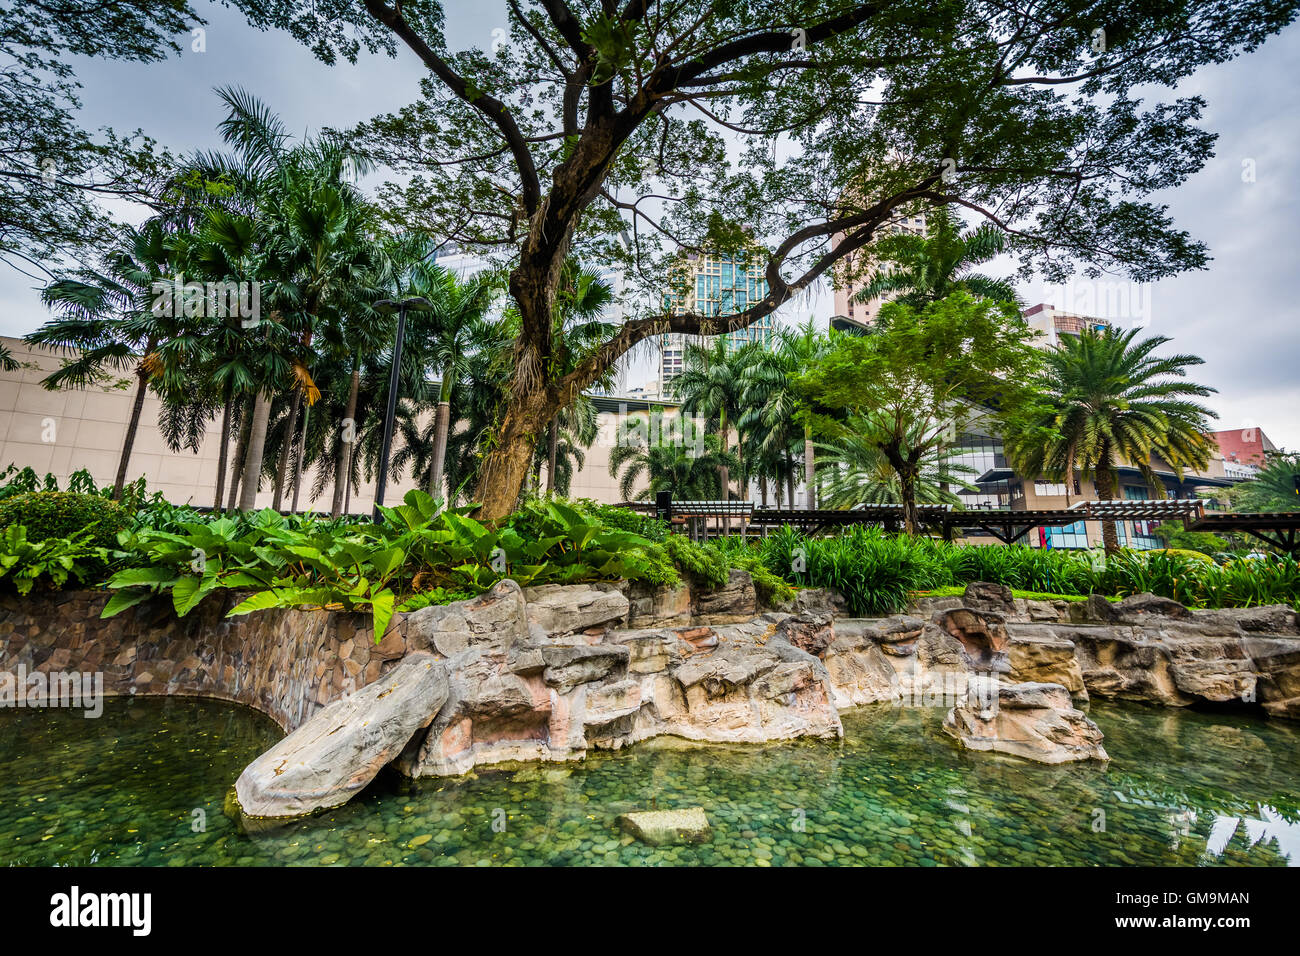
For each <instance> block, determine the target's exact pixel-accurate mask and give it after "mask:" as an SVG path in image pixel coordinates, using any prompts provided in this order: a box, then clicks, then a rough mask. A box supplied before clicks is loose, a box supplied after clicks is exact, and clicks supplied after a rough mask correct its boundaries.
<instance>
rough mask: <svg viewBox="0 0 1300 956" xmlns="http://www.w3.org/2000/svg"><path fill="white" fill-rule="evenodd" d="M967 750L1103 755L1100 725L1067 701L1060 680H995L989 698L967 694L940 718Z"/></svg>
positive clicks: (1031, 755) (1034, 756)
mask: <svg viewBox="0 0 1300 956" xmlns="http://www.w3.org/2000/svg"><path fill="white" fill-rule="evenodd" d="M943 727H944V730H946V731H947V732H948V733H950V734H952V735H953V736H954V737H956V738H957V739H958V740H959V741H961V744H962V746H963V747H965V748H967V749H968V750H991V751H994V752H996V753H1003V754H1010V755H1012V756H1015V757H1024V758H1026V759H1028V760H1034V761H1037V762H1039V763H1049V764H1056V763H1068V762H1070V761H1075V760H1109V759H1110V758H1109V757H1108V756H1107V755H1106V751H1105V750H1104V749H1102V746H1101V739H1102V733H1101V729H1100V728H1099V727H1098V726H1097V725H1096V724H1094V723H1093V722H1092V721H1091V720H1089V719H1088V718H1087V716H1085V715H1084V713H1083V712H1082V711H1079V710H1075V709H1074V707H1073V706H1072V705H1071V703H1070V692H1069V691H1067V690H1066V689H1065V688H1064V687H1062V686H1061V685H1060V684H1042V683H1025V684H999V685H998V688H997V694H996V696H994V697H992V699H991V700H986V701H980V700H976V699H975V698H974V696H973V695H972V697H971V698H969V699H968V700H967V701H966V702H964V703H961V704H958V705H957V706H956V707H954V708H953V709H952V710H950V711H949V712H948V716H947V717H946V718H944V722H943Z"/></svg>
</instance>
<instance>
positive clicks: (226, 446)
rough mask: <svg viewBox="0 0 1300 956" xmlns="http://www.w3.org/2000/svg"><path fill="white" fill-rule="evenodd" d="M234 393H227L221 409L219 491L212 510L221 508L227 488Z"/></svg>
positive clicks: (218, 452)
mask: <svg viewBox="0 0 1300 956" xmlns="http://www.w3.org/2000/svg"><path fill="white" fill-rule="evenodd" d="M234 402H235V398H234V395H233V394H229V393H228V394H227V395H226V404H225V407H224V408H223V409H222V410H221V444H220V445H218V447H217V493H216V495H215V496H214V498H213V499H212V510H213V511H220V510H221V501H222V498H223V497H224V494H223V492H224V491H225V490H226V456H227V455H228V454H230V408H231V406H232V405H233V404H234Z"/></svg>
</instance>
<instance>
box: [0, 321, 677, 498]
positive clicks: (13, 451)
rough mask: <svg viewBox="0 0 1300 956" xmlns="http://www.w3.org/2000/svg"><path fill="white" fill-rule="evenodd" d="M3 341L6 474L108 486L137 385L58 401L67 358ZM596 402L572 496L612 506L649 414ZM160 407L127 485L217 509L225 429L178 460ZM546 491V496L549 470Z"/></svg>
mask: <svg viewBox="0 0 1300 956" xmlns="http://www.w3.org/2000/svg"><path fill="white" fill-rule="evenodd" d="M0 341H3V343H4V344H5V346H7V347H8V348H9V349H10V351H12V353H13V355H14V358H15V359H17V360H18V362H20V363H21V365H22V367H21V368H20V369H19V370H18V371H15V372H3V371H0V470H3V469H4V468H5V467H7V466H8V465H10V464H14V465H16V466H17V467H19V468H22V467H24V466H29V467H31V468H32V469H33V470H34V471H35V472H36V473H37V474H38V475H41V476H44V475H45V474H47V473H50V474H53V475H54V476H55V477H56V478H57V479H58V481H59V487H60V488H66V487H67V481H68V477H69V476H70V475H71V474H72V473H73V472H75V471H78V470H80V469H82V468H84V469H86V470H87V471H89V472H90V474H91V476H92V477H93V478H94V479H95V482H96V484H98V485H100V486H101V487H102V486H104V485H111V484H112V483H113V479H114V477H115V476H116V474H117V466H118V460H119V458H120V456H121V452H122V442H123V440H124V438H125V437H126V425H127V422H128V420H129V419H130V417H131V404H132V400H133V398H134V389H135V378H134V376H132V375H131V374H129V372H128V373H127V374H125V375H123V376H121V382H120V383H113V385H112V386H106V387H94V388H87V389H65V390H63V391H57V392H51V391H48V390H46V389H45V388H44V387H42V385H41V380H42V379H43V378H45V377H46V376H47V375H49V373H50V372H52V371H54V370H55V369H57V368H58V367H59V365H60V364H61V362H62V361H63V359H62V357H61V355H60V354H58V353H55V352H52V351H50V350H47V349H43V348H35V347H32V346H29V345H27V344H26V343H25V342H24V341H23V340H22V339H14V338H3V339H0ZM593 400H594V401H596V402H597V407H598V409H599V410H600V411H599V418H600V435H599V437H598V438H597V440H596V442H595V443H594V444H593V445H592V447H591V448H589V449H587V451H586V455H587V459H586V464H585V466H584V467H583V468H582V469H581V471H580V472H579V473H578V474H577V475H575V476H574V480H573V487H572V490H571V492H570V493H571V494H572V495H573V496H574V497H584V498H592V499H594V500H596V501H605V502H614V501H617V500H619V497H620V496H619V493H618V481H617V480H616V479H615V478H612V477H610V474H609V454H610V450H611V448H612V447H613V443H614V441H615V439H616V436H617V434H618V425H619V421H620V420H621V419H622V418H625V417H627V416H629V415H636V414H638V413H642V414H643V413H644V411H645V409H646V408H648V407H649V406H648V404H647V403H646V402H645V401H644V400H642V399H637V398H618V397H605V396H597V397H594V398H593ZM160 407H161V405H160V402H159V401H158V399H157V398H156V397H155V396H154V395H152V394H149V395H148V396H146V398H145V402H144V408H143V411H142V412H141V415H140V427H139V429H138V431H137V433H136V440H135V447H134V449H133V450H132V453H131V461H130V464H129V466H128V468H127V480H128V481H134V480H136V479H137V478H140V477H141V476H143V477H144V479H145V481H146V483H147V485H148V488H149V490H150V491H151V492H153V491H158V492H161V493H162V495H163V496H164V497H165V498H166V499H167V500H168V501H171V502H173V503H174V504H192V505H196V506H203V507H207V506H211V505H212V504H213V499H214V496H215V493H216V481H217V457H218V445H219V443H220V439H221V423H220V421H219V420H216V421H213V422H212V423H211V424H210V426H209V428H208V432H207V434H206V435H205V437H204V440H203V443H202V444H201V445H200V446H199V450H198V452H197V453H195V452H192V451H189V450H183V451H179V452H174V451H172V450H171V449H169V448H168V447H167V443H166V442H165V441H164V439H163V435H162V432H161V430H160V429H159V427H158V412H159V410H160ZM670 414H675V411H674V412H670ZM232 453H233V442H232ZM541 481H542V486H543V487H545V482H546V474H545V467H543V469H542V477H541ZM263 485H264V487H263V489H262V490H261V491H260V492H259V493H258V496H257V505H258V507H269V506H270V504H271V498H272V489H271V488H270V487H269V486H268V485H267V484H266V483H265V482H264V483H263ZM310 487H311V482H310V481H306V482H304V491H306V490H307V489H309V488H310ZM413 487H415V482H413V481H412V480H411V478H410V476H409V475H407V476H406V477H405V479H403V480H397V481H393V480H390V482H389V485H388V489H387V491H386V492H385V499H386V501H387V503H388V504H393V503H395V502H398V501H400V500H401V497H402V495H404V494H405V493H406V492H407V491H408V490H409V489H411V488H413ZM227 493H228V492H227ZM331 494H332V490H331V489H330V488H329V487H327V488H326V490H325V492H324V493H323V494H322V496H321V497H320V498H319V499H317V500H316V501H315V502H306V501H300V502H299V505H300V507H301V508H303V509H306V508H315V509H317V510H328V508H329V505H330V497H331ZM373 503H374V487H373V484H371V483H363V484H362V485H361V486H360V487H358V488H354V489H353V490H352V495H351V501H350V504H349V509H348V510H349V511H350V512H351V513H352V514H366V513H369V511H370V510H371V508H372V506H373Z"/></svg>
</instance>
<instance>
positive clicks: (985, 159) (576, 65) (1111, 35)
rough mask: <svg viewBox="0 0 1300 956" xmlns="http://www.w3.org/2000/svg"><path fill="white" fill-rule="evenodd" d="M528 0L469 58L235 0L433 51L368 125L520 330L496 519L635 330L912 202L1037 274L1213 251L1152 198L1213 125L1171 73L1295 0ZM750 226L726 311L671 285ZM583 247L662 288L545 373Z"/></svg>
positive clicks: (404, 23)
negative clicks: (684, 265)
mask: <svg viewBox="0 0 1300 956" xmlns="http://www.w3.org/2000/svg"><path fill="white" fill-rule="evenodd" d="M525 2H526V0H509V2H508V4H507V15H508V18H509V31H508V33H506V34H504V35H500V36H498V38H497V41H494V42H493V43H492V44H491V46H492V47H493V48H492V49H490V50H478V49H474V50H467V51H463V52H452V51H450V50H449V49H448V47H447V43H446V38H445V35H444V19H445V18H444V13H443V9H442V6H441V5H440V4H439V3H436V2H433V0H406V2H402V3H395V2H385V0H364V4H363V7H360V8H359V7H355V6H353V5H350V4H343V3H338V2H330V3H318V2H311V3H308V2H306V0H300V2H293V0H264V2H261V3H255V2H251V0H249V2H247V3H244V4H243V6H244V7H245V8H246V10H247V11H248V12H249V14H250V16H251V17H252V18H253V20H254V22H255V23H257V24H258V25H260V26H266V25H272V24H279V25H283V26H286V27H288V28H289V29H291V30H293V31H294V32H295V33H296V34H297V35H298V36H300V37H302V38H303V39H304V40H306V41H307V42H309V43H310V44H312V46H313V49H315V50H316V52H317V53H318V55H321V56H323V57H324V58H326V59H330V58H333V57H334V56H336V55H338V54H342V55H344V56H349V57H350V56H353V55H355V52H356V49H357V47H358V45H359V44H365V45H367V46H369V47H371V48H374V49H379V48H388V49H393V48H394V47H395V46H396V45H397V44H401V45H403V46H405V48H406V49H407V51H409V53H411V54H413V55H414V56H416V57H418V58H419V60H420V61H421V62H422V63H423V64H424V66H425V67H426V68H427V70H428V76H427V79H426V81H425V83H424V84H423V86H422V97H421V99H420V100H419V101H418V102H417V103H415V104H413V105H411V106H409V107H407V108H406V109H403V110H401V111H399V112H398V113H396V114H394V115H391V116H386V117H382V118H379V119H377V120H375V121H373V122H372V123H370V124H368V125H367V126H366V128H365V129H364V130H363V133H364V134H365V136H366V137H367V141H368V143H369V146H370V148H371V150H372V152H373V155H374V156H375V158H376V159H378V160H380V161H382V162H384V163H386V164H388V165H390V166H392V167H395V168H398V169H399V170H401V171H403V172H408V173H411V174H412V175H410V177H409V178H408V179H406V180H405V181H404V183H403V184H402V185H401V186H396V187H393V188H392V189H390V191H389V198H390V199H392V200H399V201H400V202H398V203H394V207H395V213H396V215H399V216H400V217H401V218H402V219H403V220H405V221H407V222H409V223H413V224H414V223H418V224H420V225H422V226H424V227H425V228H427V229H428V230H429V231H430V232H432V233H434V234H435V236H436V237H438V238H448V239H452V240H455V241H457V242H458V243H460V244H461V245H462V246H464V247H467V248H483V249H485V250H492V249H495V250H504V252H503V257H504V258H505V259H506V260H507V262H508V266H509V269H510V278H509V290H510V293H511V295H512V296H513V297H514V299H515V302H516V305H517V307H518V309H519V313H520V316H521V329H520V335H519V337H518V340H517V342H516V344H515V350H516V353H517V354H516V358H515V362H514V364H513V372H512V375H511V380H510V384H509V390H508V396H507V399H506V407H505V410H504V412H503V414H502V415H501V419H500V423H499V426H498V429H497V435H496V436H495V437H496V440H495V441H494V442H493V443H492V445H491V448H490V450H489V451H488V453H487V455H486V457H485V459H484V461H483V465H482V468H481V471H480V479H479V486H478V490H477V492H476V495H475V497H476V498H477V499H478V500H479V501H481V502H482V515H483V516H484V517H486V518H488V519H497V518H500V517H502V516H503V515H504V514H505V513H507V512H508V511H509V510H510V509H511V508H512V507H513V506H514V503H515V501H516V500H517V498H518V493H519V489H520V487H521V485H522V483H523V481H524V479H525V477H526V475H527V473H528V468H529V463H530V461H531V458H532V453H533V448H534V446H535V444H536V441H537V440H538V438H539V436H540V435H541V433H542V432H543V430H544V429H545V427H546V424H547V423H548V422H549V421H550V420H551V419H552V417H553V416H554V414H555V412H556V410H557V409H559V408H561V407H563V406H564V405H566V404H567V403H568V402H569V401H570V400H571V399H572V397H573V396H574V395H575V394H576V393H578V392H579V391H581V390H582V389H583V388H585V387H586V386H588V385H589V384H590V383H591V382H593V381H595V380H596V379H597V378H598V377H599V376H600V375H601V374H602V373H603V372H604V371H605V370H606V369H608V368H609V367H610V365H611V364H612V363H614V362H616V361H617V360H618V358H619V357H620V356H621V355H622V354H623V353H624V352H626V351H627V350H628V349H629V348H631V347H632V346H634V345H635V344H636V343H638V342H640V341H642V340H644V339H647V338H650V337H652V336H656V335H660V334H663V333H666V332H681V333H688V334H716V333H720V332H726V331H731V330H736V329H741V328H745V327H746V326H748V325H750V324H752V323H753V322H755V321H757V320H758V319H760V318H762V317H764V316H767V315H769V314H771V313H772V312H774V311H775V310H776V309H778V308H780V307H781V306H782V305H783V304H785V303H786V302H788V301H790V300H791V299H792V298H793V297H796V296H798V295H799V294H800V293H801V292H804V291H805V290H807V289H809V288H810V286H812V285H813V284H814V283H815V282H817V281H818V280H819V279H821V278H822V277H824V276H827V275H828V273H830V272H832V271H833V270H835V269H836V267H837V264H838V263H841V262H842V261H844V260H845V259H846V257H850V256H852V254H853V253H855V252H858V251H860V250H862V249H864V247H866V246H867V244H868V243H870V242H871V241H872V240H873V238H875V237H876V236H877V234H878V232H879V231H880V229H881V228H882V226H884V225H885V224H887V223H888V222H890V221H891V220H892V219H893V218H895V217H896V216H897V215H899V214H900V213H901V212H902V211H903V210H905V209H913V208H917V207H918V206H920V207H923V208H924V207H936V206H960V207H961V208H962V209H964V210H967V211H968V212H970V213H972V214H973V215H974V216H975V217H977V218H978V219H980V220H982V221H987V222H989V223H992V224H993V226H995V227H996V228H998V229H1000V230H1002V231H1003V232H1004V233H1006V234H1007V237H1008V243H1009V245H1010V249H1011V251H1012V252H1013V253H1015V254H1016V255H1018V256H1019V257H1020V265H1021V269H1022V270H1024V272H1025V273H1029V272H1032V271H1035V270H1036V271H1039V272H1041V273H1043V274H1044V276H1045V277H1046V278H1047V279H1048V281H1062V280H1063V279H1064V278H1065V277H1066V276H1067V275H1068V274H1069V273H1070V272H1071V271H1072V269H1073V268H1074V267H1075V265H1076V264H1078V263H1082V264H1084V268H1085V269H1087V270H1092V271H1093V272H1094V274H1095V270H1098V269H1107V270H1111V271H1113V272H1119V273H1123V274H1127V275H1128V276H1129V277H1131V278H1133V279H1135V280H1139V281H1148V280H1154V279H1158V278H1161V277H1164V276H1168V275H1171V274H1173V273H1176V272H1178V271H1180V270H1184V269H1194V268H1201V267H1204V265H1205V263H1206V262H1207V258H1208V257H1207V251H1206V249H1205V247H1204V246H1203V245H1202V244H1201V243H1199V242H1197V241H1196V240H1194V239H1192V238H1191V237H1190V236H1188V235H1187V233H1185V232H1183V231H1182V230H1179V229H1178V228H1176V227H1175V225H1174V224H1173V223H1172V222H1171V220H1170V219H1169V217H1168V215H1167V213H1166V210H1165V208H1164V207H1163V206H1160V205H1159V204H1156V203H1153V202H1150V201H1148V199H1147V198H1146V197H1148V196H1150V195H1151V194H1152V193H1154V192H1156V191H1158V190H1163V189H1168V188H1170V187H1174V186H1177V185H1178V184H1180V183H1181V182H1183V181H1184V180H1185V179H1186V178H1187V177H1188V176H1189V175H1191V174H1192V173H1194V172H1196V171H1197V170H1198V169H1200V168H1201V167H1202V165H1203V164H1204V162H1205V160H1206V158H1207V157H1209V156H1210V155H1211V150H1212V145H1213V142H1214V134H1213V133H1211V132H1208V131H1206V130H1205V129H1203V128H1202V126H1201V125H1200V119H1201V113H1202V110H1203V108H1204V105H1205V104H1204V101H1203V100H1202V99H1201V98H1200V97H1199V96H1189V97H1175V98H1173V99H1169V100H1161V99H1160V98H1159V94H1160V91H1161V89H1162V88H1165V89H1170V88H1173V87H1175V86H1176V85H1177V84H1178V82H1179V81H1180V80H1182V79H1184V78H1185V77H1187V76H1189V75H1190V74H1191V73H1192V72H1193V71H1195V70H1196V69H1197V68H1198V67H1199V66H1201V65H1204V64H1208V63H1222V62H1225V61H1227V60H1229V59H1231V58H1233V57H1235V56H1236V55H1238V54H1239V53H1241V52H1244V51H1249V50H1252V49H1254V48H1255V47H1256V46H1257V45H1258V44H1259V43H1261V42H1263V40H1265V39H1266V38H1267V37H1268V36H1269V35H1271V34H1273V33H1276V32H1277V31H1278V30H1280V29H1281V28H1282V27H1283V26H1285V25H1286V24H1287V23H1289V22H1290V21H1291V20H1292V19H1293V18H1294V17H1295V15H1296V9H1297V0H1250V2H1238V0H1211V2H1204V0H1160V2H1154V3H1143V4H1135V3H1131V2H1129V0H1096V2H1086V0H997V2H992V0H940V2H938V3H935V2H934V0H925V2H921V0H901V2H890V3H883V2H880V0H867V2H861V0H780V2H776V0H752V2H742V3H733V2H726V3H724V2H710V3H705V4H700V3H689V4H688V3H666V2H662V0H625V2H621V3H615V2H601V3H595V2H594V0H582V2H569V0H534V2H533V3H532V4H530V5H529V6H527V7H525V5H524V4H525ZM362 10H364V16H363V15H361V11H362ZM1139 91H1140V95H1141V98H1140V99H1139V95H1138V94H1139ZM833 236H838V237H839V240H838V242H836V243H835V244H834V247H833V248H832V237H833ZM755 243H757V244H758V245H760V246H761V247H762V253H761V256H762V271H763V274H764V278H765V280H766V287H767V293H766V295H765V296H764V297H762V298H761V299H758V300H757V301H754V302H752V303H750V304H748V305H747V306H746V307H745V308H743V309H742V310H740V311H735V312H731V313H726V312H724V313H723V314H716V315H704V314H700V313H699V312H697V311H691V310H689V309H688V310H679V311H677V312H676V313H674V312H673V310H670V309H669V308H668V307H667V306H666V305H665V304H664V303H665V296H664V295H663V294H662V293H663V288H664V287H665V285H666V282H667V277H668V276H669V275H670V274H671V272H672V269H673V268H674V266H675V265H676V264H677V263H679V262H680V253H681V252H683V251H687V252H689V251H693V250H700V249H704V248H711V249H715V250H716V249H722V250H723V251H726V250H727V247H728V246H730V247H732V248H736V249H738V248H739V247H741V246H742V245H744V246H748V247H751V248H752V246H753V245H754V244H755ZM571 254H577V255H579V256H580V257H582V258H584V259H587V258H590V257H592V256H593V255H594V256H596V257H597V258H599V257H601V256H608V257H611V258H617V259H620V260H622V261H623V262H624V263H625V264H626V265H627V266H628V267H629V274H630V275H631V276H632V277H633V279H634V280H635V281H636V282H640V283H642V289H643V290H644V291H647V292H650V293H653V294H651V295H648V296H646V297H645V298H644V300H642V301H643V302H644V303H645V304H643V305H642V306H641V307H640V308H637V309H631V310H630V311H629V312H628V314H627V316H626V318H625V321H624V322H623V324H622V326H621V328H620V329H619V331H618V333H617V334H616V335H614V336H612V337H611V338H610V339H609V340H607V341H606V342H605V343H604V344H603V345H602V346H601V347H600V348H598V349H596V350H594V351H593V352H592V354H591V355H589V356H588V357H587V358H586V359H585V360H584V361H582V362H581V363H579V364H578V365H577V366H576V367H574V368H573V369H572V370H570V371H567V372H564V373H559V372H557V371H556V370H555V366H554V363H553V361H552V359H553V357H554V353H555V348H556V339H555V329H554V323H553V322H552V317H553V305H554V299H555V295H556V289H557V287H558V284H559V281H560V274H561V270H562V268H563V264H564V261H565V259H566V257H567V256H569V255H571ZM634 285H635V283H634Z"/></svg>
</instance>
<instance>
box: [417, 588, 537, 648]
mask: <svg viewBox="0 0 1300 956" xmlns="http://www.w3.org/2000/svg"><path fill="white" fill-rule="evenodd" d="M404 624H405V628H406V639H407V642H408V644H409V645H410V646H411V647H412V648H414V649H415V650H426V651H437V652H438V653H439V654H441V655H443V656H444V657H452V656H454V655H456V654H459V653H460V652H461V651H463V650H465V649H466V648H467V647H474V646H478V645H482V644H494V645H496V644H508V643H510V642H511V641H515V640H522V639H524V638H527V637H528V621H527V617H526V616H525V605H524V592H523V589H522V588H520V587H519V585H518V584H517V583H516V582H514V581H512V580H510V579H509V578H506V579H505V580H504V581H500V582H498V583H497V584H496V586H494V587H493V588H492V589H491V590H489V591H486V592H484V593H483V594H480V595H479V596H478V597H476V598H472V599H470V600H468V601H457V602H455V603H454V604H436V605H432V606H430V607H426V608H421V609H420V610H418V611H412V612H411V613H410V614H407V615H406V618H405V621H404Z"/></svg>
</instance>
